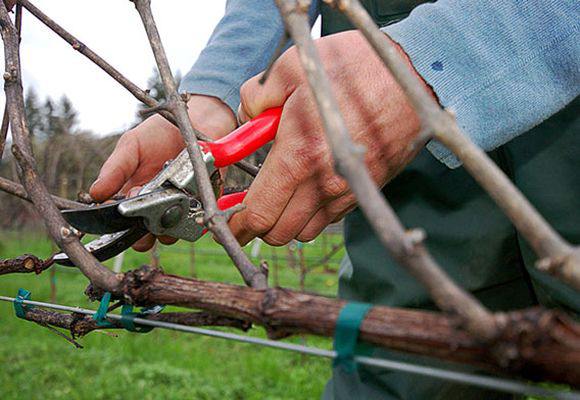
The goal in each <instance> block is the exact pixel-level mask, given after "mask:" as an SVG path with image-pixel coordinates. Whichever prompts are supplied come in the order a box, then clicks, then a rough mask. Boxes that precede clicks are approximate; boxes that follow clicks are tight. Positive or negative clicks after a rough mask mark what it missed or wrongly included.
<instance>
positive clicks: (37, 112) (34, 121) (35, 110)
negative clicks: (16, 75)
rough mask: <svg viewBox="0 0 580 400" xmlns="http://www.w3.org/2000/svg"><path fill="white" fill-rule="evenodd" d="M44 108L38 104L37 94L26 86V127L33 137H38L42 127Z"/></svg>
mask: <svg viewBox="0 0 580 400" xmlns="http://www.w3.org/2000/svg"><path fill="white" fill-rule="evenodd" d="M43 111H44V108H43V107H42V106H41V105H40V100H39V98H38V94H37V93H36V90H34V88H33V87H30V88H28V90H27V91H26V96H25V98H24V112H25V116H26V122H27V123H28V129H29V130H30V134H31V135H32V137H33V138H38V137H39V136H40V135H41V133H42V131H43V127H44V115H43Z"/></svg>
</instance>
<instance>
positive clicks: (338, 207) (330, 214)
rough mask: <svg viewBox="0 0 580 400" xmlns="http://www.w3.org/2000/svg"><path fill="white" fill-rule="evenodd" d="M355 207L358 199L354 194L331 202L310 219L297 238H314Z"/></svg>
mask: <svg viewBox="0 0 580 400" xmlns="http://www.w3.org/2000/svg"><path fill="white" fill-rule="evenodd" d="M355 207H356V201H355V197H354V196H353V195H352V194H348V195H345V196H342V197H340V198H339V199H336V200H334V201H331V202H329V203H328V204H327V205H326V206H324V207H322V208H320V210H318V212H317V213H316V214H315V215H314V216H313V217H312V218H311V219H310V221H308V223H307V224H306V225H305V226H304V228H303V229H302V231H300V233H299V234H298V235H297V236H296V239H297V240H300V241H301V242H310V241H312V240H314V239H315V238H316V237H317V236H318V235H320V233H321V232H322V231H323V230H324V229H325V228H326V227H327V226H328V225H330V224H332V223H335V222H338V221H340V220H341V219H342V218H344V216H345V215H346V214H348V213H349V212H350V211H352V210H353V209H354V208H355Z"/></svg>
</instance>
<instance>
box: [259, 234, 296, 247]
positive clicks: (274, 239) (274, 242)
mask: <svg viewBox="0 0 580 400" xmlns="http://www.w3.org/2000/svg"><path fill="white" fill-rule="evenodd" d="M262 240H264V242H266V243H268V244H269V245H270V246H275V247H280V246H284V245H285V244H287V243H288V242H290V240H292V238H291V237H287V235H284V234H281V233H277V232H270V233H268V234H267V235H264V236H263V237H262Z"/></svg>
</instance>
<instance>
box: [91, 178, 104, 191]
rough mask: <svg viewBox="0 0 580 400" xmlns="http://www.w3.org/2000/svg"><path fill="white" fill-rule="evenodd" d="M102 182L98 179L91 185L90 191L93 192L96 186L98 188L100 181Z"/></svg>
mask: <svg viewBox="0 0 580 400" xmlns="http://www.w3.org/2000/svg"><path fill="white" fill-rule="evenodd" d="M100 180H101V178H97V179H96V180H95V181H94V182H93V184H92V185H91V187H90V189H89V191H91V190H93V188H94V187H95V186H97V183H99V181H100Z"/></svg>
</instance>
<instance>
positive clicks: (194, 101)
mask: <svg viewBox="0 0 580 400" xmlns="http://www.w3.org/2000/svg"><path fill="white" fill-rule="evenodd" d="M188 113H189V118H190V120H191V122H192V124H193V126H194V127H195V128H196V129H198V130H199V131H201V132H202V133H204V134H205V135H206V136H208V137H209V138H211V139H219V138H220V137H223V136H225V135H227V134H228V133H230V132H231V131H232V130H234V129H235V128H236V119H235V116H234V113H233V112H232V110H231V109H230V108H229V107H228V106H227V105H226V104H225V103H223V102H222V101H221V100H219V99H217V98H215V97H210V96H202V95H194V96H192V97H191V98H190V100H189V101H188ZM184 147H185V144H184V142H183V139H182V137H181V134H180V132H179V129H177V128H176V127H175V126H174V125H172V124H171V123H170V122H169V121H167V120H166V119H165V118H163V117H162V116H160V115H157V114H156V115H154V116H151V117H149V118H147V119H146V120H145V121H143V122H142V123H141V124H139V125H137V126H136V127H135V128H133V129H131V130H129V131H127V132H125V133H124V134H123V135H122V136H121V138H120V139H119V141H118V142H117V146H116V147H115V150H114V151H113V153H112V154H111V155H110V156H109V158H108V159H107V161H106V162H105V163H104V164H103V166H102V167H101V172H100V173H99V177H98V178H97V180H96V181H95V182H94V183H93V185H92V186H91V189H90V194H91V196H92V198H93V199H95V201H97V202H103V201H106V200H108V199H109V198H110V197H111V196H113V195H115V194H117V193H120V194H124V195H128V196H132V195H136V194H137V192H138V188H139V187H140V186H142V185H143V184H145V183H147V182H148V181H149V180H151V179H152V178H153V177H155V175H157V173H158V172H159V171H160V170H161V168H163V165H164V164H165V162H166V161H167V160H170V159H173V158H175V157H176V156H177V155H178V154H179V152H180V151H181V150H182V149H183V148H184ZM132 189H133V190H132ZM159 240H160V241H161V242H162V243H165V244H171V243H174V242H175V241H176V240H175V239H173V238H168V237H163V238H161V237H160V238H159ZM154 243H155V237H154V236H153V235H147V236H146V237H144V238H143V239H141V240H140V241H139V242H137V243H135V245H133V248H134V249H135V250H137V251H146V250H148V249H149V248H151V247H152V246H153V244H154Z"/></svg>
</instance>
